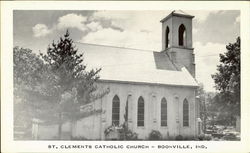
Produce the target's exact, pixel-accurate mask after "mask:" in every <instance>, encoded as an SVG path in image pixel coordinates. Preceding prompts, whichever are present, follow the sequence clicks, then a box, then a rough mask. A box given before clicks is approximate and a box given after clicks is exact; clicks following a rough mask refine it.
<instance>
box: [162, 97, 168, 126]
mask: <svg viewBox="0 0 250 153" xmlns="http://www.w3.org/2000/svg"><path fill="white" fill-rule="evenodd" d="M164 103H165V108H164V109H163V107H164V106H163V104H164ZM163 110H165V111H163ZM163 113H164V114H163ZM163 116H166V118H165V119H163ZM163 123H166V124H163ZM167 126H168V102H167V99H166V98H165V97H163V98H162V99H161V127H167Z"/></svg>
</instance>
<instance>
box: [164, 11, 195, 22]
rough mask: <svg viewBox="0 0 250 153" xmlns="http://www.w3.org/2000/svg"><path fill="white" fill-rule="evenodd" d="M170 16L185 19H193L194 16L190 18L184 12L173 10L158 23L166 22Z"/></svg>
mask: <svg viewBox="0 0 250 153" xmlns="http://www.w3.org/2000/svg"><path fill="white" fill-rule="evenodd" d="M171 16H179V17H185V18H194V16H192V15H190V14H187V13H186V12H184V11H182V10H174V11H172V12H171V13H170V14H169V15H168V16H166V17H165V18H163V19H162V20H161V21H160V22H164V21H166V20H167V19H168V18H170V17H171Z"/></svg>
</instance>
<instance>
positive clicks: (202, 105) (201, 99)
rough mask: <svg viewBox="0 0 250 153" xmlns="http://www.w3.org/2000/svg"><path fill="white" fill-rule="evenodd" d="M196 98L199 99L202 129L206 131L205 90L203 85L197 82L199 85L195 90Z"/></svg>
mask: <svg viewBox="0 0 250 153" xmlns="http://www.w3.org/2000/svg"><path fill="white" fill-rule="evenodd" d="M196 93H197V94H196V95H197V98H198V99H199V107H200V117H201V119H202V121H203V124H202V125H203V128H202V129H203V131H206V121H207V109H206V92H205V90H204V85H203V84H202V83H199V87H198V89H197V91H196Z"/></svg>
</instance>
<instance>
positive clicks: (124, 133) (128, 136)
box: [104, 124, 138, 140]
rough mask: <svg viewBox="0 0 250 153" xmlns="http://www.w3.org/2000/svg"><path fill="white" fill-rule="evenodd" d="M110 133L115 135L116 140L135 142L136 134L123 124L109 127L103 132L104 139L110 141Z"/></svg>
mask: <svg viewBox="0 0 250 153" xmlns="http://www.w3.org/2000/svg"><path fill="white" fill-rule="evenodd" d="M112 133H116V134H117V135H116V136H115V137H116V138H115V139H117V140H137V139H138V134H137V133H135V132H133V131H131V130H130V129H128V128H127V126H125V124H122V125H120V126H114V125H112V126H109V127H108V128H107V129H106V130H105V131H104V134H105V136H106V138H108V139H110V137H109V135H110V134H112Z"/></svg>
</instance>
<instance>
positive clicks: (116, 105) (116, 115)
mask: <svg viewBox="0 0 250 153" xmlns="http://www.w3.org/2000/svg"><path fill="white" fill-rule="evenodd" d="M119 119H120V99H119V97H118V96H117V95H115V96H114V98H113V101H112V125H119Z"/></svg>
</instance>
